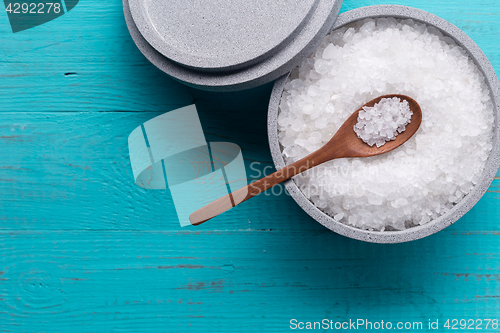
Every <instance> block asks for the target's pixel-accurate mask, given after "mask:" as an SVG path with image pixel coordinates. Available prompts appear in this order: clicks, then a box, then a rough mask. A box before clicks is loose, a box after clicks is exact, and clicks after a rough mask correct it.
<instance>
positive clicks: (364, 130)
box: [354, 97, 413, 148]
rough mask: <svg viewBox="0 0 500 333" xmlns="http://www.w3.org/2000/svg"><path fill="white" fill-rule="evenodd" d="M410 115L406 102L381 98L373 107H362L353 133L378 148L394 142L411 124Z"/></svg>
mask: <svg viewBox="0 0 500 333" xmlns="http://www.w3.org/2000/svg"><path fill="white" fill-rule="evenodd" d="M412 115H413V112H412V111H411V110H410V105H409V104H408V101H407V100H403V101H401V99H399V98H398V97H393V98H382V99H381V100H380V102H378V103H376V104H375V105H374V106H373V107H367V106H364V107H363V110H361V111H360V112H359V113H358V122H357V124H356V125H354V132H356V134H357V135H358V138H360V139H361V140H363V141H364V142H365V143H366V144H368V145H369V146H373V145H375V144H376V145H377V148H380V147H382V146H383V145H385V144H386V142H388V141H392V140H396V137H397V136H398V135H399V133H402V132H403V131H404V130H405V129H406V125H408V124H409V123H410V122H411V116H412Z"/></svg>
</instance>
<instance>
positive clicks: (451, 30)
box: [268, 5, 500, 243]
mask: <svg viewBox="0 0 500 333" xmlns="http://www.w3.org/2000/svg"><path fill="white" fill-rule="evenodd" d="M378 17H395V18H398V19H413V20H414V21H419V22H423V23H425V24H427V25H429V26H433V27H435V28H437V29H439V30H440V31H441V32H442V33H443V35H445V36H448V37H451V38H452V39H454V40H455V42H456V43H457V44H458V45H460V46H461V47H462V48H464V50H466V51H467V52H468V54H469V56H470V57H471V58H472V59H473V60H474V62H475V63H476V65H477V67H478V68H479V69H480V70H481V72H482V73H483V75H484V77H485V78H486V81H487V85H488V87H489V89H490V93H491V96H492V100H493V105H494V110H495V123H494V129H493V132H494V133H493V149H492V151H491V153H490V156H489V158H488V160H487V162H486V167H485V169H484V171H483V174H482V176H481V179H480V181H479V182H478V183H477V184H476V186H475V187H474V188H473V189H472V190H471V192H470V193H468V194H467V195H466V196H465V197H464V198H463V199H462V200H461V201H460V202H459V203H458V204H456V205H455V206H454V207H453V208H452V209H451V210H450V211H448V212H447V213H446V214H445V215H442V216H441V217H439V218H437V219H435V220H432V221H430V222H429V223H427V224H425V225H422V226H417V227H413V228H409V229H406V230H403V231H384V232H380V231H367V230H361V229H358V228H354V227H351V226H348V225H346V224H343V223H340V222H337V221H335V220H334V219H333V218H332V217H330V216H329V215H327V214H325V213H323V212H322V211H321V210H319V209H318V208H317V207H316V206H314V204H313V203H312V202H311V201H309V199H307V198H306V197H305V196H304V194H303V193H302V192H301V191H300V190H299V188H298V187H297V185H296V184H295V182H294V181H293V179H291V180H288V181H286V182H285V187H286V189H287V191H288V193H290V195H291V196H292V197H293V199H294V200H295V201H296V202H297V203H298V204H299V206H300V207H302V209H304V211H305V212H306V213H308V214H309V215H310V216H311V217H312V218H314V219H315V220H316V221H318V222H319V223H321V224H322V225H323V226H325V227H327V228H328V229H330V230H333V231H335V232H336V233H338V234H341V235H344V236H347V237H350V238H354V239H358V240H361V241H366V242H372V243H402V242H408V241H412V240H416V239H420V238H423V237H426V236H429V235H432V234H434V233H436V232H438V231H440V230H442V229H444V228H446V227H448V226H449V225H451V224H453V223H455V222H456V221H458V220H459V219H460V218H461V217H462V216H463V215H465V213H467V212H468V211H469V210H470V209H471V208H472V207H473V206H474V205H475V204H476V203H477V202H478V201H479V199H481V197H482V196H483V195H484V193H486V190H487V189H488V187H489V186H490V184H491V182H492V181H493V179H494V177H495V175H496V173H497V170H498V167H499V166H500V140H499V138H500V136H499V134H500V133H499V126H498V118H499V114H500V83H499V81H498V78H497V76H496V74H495V71H494V69H493V67H492V65H491V63H490V62H489V61H488V59H487V58H486V56H485V55H484V53H483V52H482V51H481V49H480V48H479V46H477V44H476V43H474V41H472V39H470V38H469V37H468V36H467V35H466V34H465V33H464V32H463V31H462V30H460V29H459V28H457V27H456V26H454V25H453V24H451V23H449V22H448V21H446V20H444V19H442V18H439V17H437V16H435V15H433V14H430V13H428V12H425V11H422V10H419V9H415V8H411V7H406V6H397V5H377V6H369V7H362V8H357V9H354V10H351V11H348V12H345V13H343V14H341V15H340V16H339V17H338V19H337V21H336V23H335V25H334V27H333V29H332V30H336V29H338V28H341V27H343V26H345V25H347V24H350V23H353V22H355V21H358V20H363V19H367V18H378ZM289 75H290V73H288V74H286V75H284V76H282V77H281V78H279V79H278V80H277V81H276V82H275V84H274V88H273V91H272V95H271V99H270V102H269V114H268V135H269V144H270V148H271V154H272V157H273V161H274V164H275V166H276V169H281V168H283V167H285V162H284V159H283V155H282V147H281V145H280V143H279V141H278V112H279V109H278V107H279V103H280V100H281V95H282V93H283V89H284V86H285V83H286V80H287V78H288V76H289Z"/></svg>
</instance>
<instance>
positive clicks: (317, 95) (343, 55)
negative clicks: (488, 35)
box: [278, 18, 493, 232]
mask: <svg viewBox="0 0 500 333" xmlns="http://www.w3.org/2000/svg"><path fill="white" fill-rule="evenodd" d="M388 94H402V95H407V96H410V97H412V98H413V99H415V100H416V101H417V102H418V103H419V105H420V107H421V108H422V114H423V119H422V124H421V126H420V129H419V130H418V132H417V133H416V134H415V135H414V136H413V137H412V138H411V139H410V140H409V141H407V142H406V143H405V144H404V145H402V146H401V147H399V148H397V149H396V150H394V151H392V152H390V153H387V154H384V155H380V156H375V157H370V158H362V159H339V160H334V161H330V162H327V163H325V164H323V165H321V166H318V167H316V168H313V169H311V170H309V171H306V172H304V173H302V174H300V175H298V176H296V177H294V181H295V183H296V184H297V185H298V187H299V189H300V190H301V191H302V192H303V193H304V195H306V197H307V198H309V200H311V202H312V203H314V204H315V205H316V206H317V207H318V208H319V209H321V210H322V211H324V212H325V213H326V214H329V215H330V216H332V217H334V219H335V220H336V221H340V222H341V223H345V224H349V225H351V226H354V227H357V228H360V229H365V230H377V231H380V232H388V231H393V230H404V229H406V228H410V227H414V226H418V225H424V224H426V223H429V222H430V221H432V220H434V219H436V218H437V217H439V216H441V215H443V214H445V213H446V212H448V211H449V210H450V209H452V208H453V206H454V205H455V204H456V203H458V202H460V201H461V200H462V199H463V198H464V196H465V195H467V193H469V192H470V191H471V190H472V189H473V188H474V186H475V185H476V183H477V182H478V180H479V179H480V177H481V174H482V172H483V170H484V167H485V164H486V160H487V158H488V156H489V153H490V151H491V149H492V130H493V103H492V100H491V97H490V95H489V89H488V86H487V85H486V82H485V79H484V76H483V75H482V73H481V72H480V70H479V69H478V68H477V66H476V65H475V64H474V62H473V61H472V60H471V58H469V57H468V55H467V53H466V52H465V51H464V50H463V49H462V48H461V47H459V46H458V45H456V44H455V43H454V42H453V40H452V39H451V38H449V37H446V36H443V35H441V33H440V32H439V31H438V30H437V29H435V28H433V27H429V26H426V25H425V24H422V23H420V22H414V21H411V20H397V19H394V18H378V19H368V20H363V21H358V22H355V23H353V24H350V25H348V26H346V27H343V28H340V29H338V30H335V31H333V32H332V33H330V34H329V35H328V36H327V37H326V38H325V39H324V41H323V43H322V45H321V46H320V47H319V48H318V49H317V50H316V51H315V52H314V54H312V55H311V56H310V57H309V58H308V59H306V60H305V61H304V62H303V63H302V64H301V66H300V67H298V68H297V69H296V70H294V71H293V72H292V74H291V75H290V77H289V79H288V82H287V83H286V86H285V90H284V92H283V95H282V99H281V102H280V114H279V117H278V126H279V140H280V143H281V144H282V146H283V156H284V159H285V162H286V163H287V164H290V163H292V162H295V161H297V160H299V159H301V158H303V157H305V156H306V155H308V154H310V153H311V152H313V151H315V150H317V149H319V148H321V147H322V146H323V145H324V144H326V143H327V142H328V141H329V140H330V139H331V138H332V136H333V135H334V134H335V132H336V131H337V130H338V129H339V127H340V126H341V125H342V124H343V123H344V121H345V120H346V119H347V118H348V117H349V116H350V115H351V114H352V112H354V111H355V110H357V109H358V108H359V107H360V106H361V105H363V104H365V103H366V102H368V101H370V100H372V99H374V98H376V97H379V96H381V95H388ZM393 119H394V118H393ZM402 121H403V120H402V119H401V120H400V122H402ZM396 124H397V121H396ZM398 127H399V125H398ZM392 129H394V124H393V126H392ZM386 136H389V134H387V132H386ZM375 144H376V143H375Z"/></svg>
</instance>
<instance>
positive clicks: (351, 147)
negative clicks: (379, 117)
mask: <svg viewBox="0 0 500 333" xmlns="http://www.w3.org/2000/svg"><path fill="white" fill-rule="evenodd" d="M394 97H397V98H399V99H400V100H406V101H407V102H408V104H409V106H410V110H411V111H412V112H413V114H412V116H411V120H410V123H409V124H408V125H407V126H406V128H405V131H403V132H402V133H399V135H398V136H396V138H395V139H394V140H393V141H388V142H386V143H385V144H384V145H383V146H381V147H379V148H378V147H377V146H369V145H368V144H366V143H365V142H364V141H363V140H361V139H360V138H358V136H357V134H356V132H354V126H355V125H356V124H357V122H358V114H359V112H360V111H361V110H363V108H364V107H373V106H374V105H375V104H377V103H378V102H380V101H381V100H382V99H384V98H394ZM421 122H422V110H421V108H420V106H419V105H418V103H417V102H416V101H415V100H414V99H412V98H410V97H408V96H405V95H384V96H380V97H377V98H375V99H373V100H371V101H369V102H368V103H366V104H365V105H363V106H361V107H360V108H359V109H358V110H356V111H355V112H354V113H353V114H352V115H351V116H350V117H349V118H348V119H347V120H346V121H345V122H344V123H343V124H342V126H341V127H340V128H339V130H338V131H337V133H335V135H334V136H333V137H332V138H331V139H330V141H328V142H327V143H326V144H325V145H324V146H323V147H321V148H320V149H318V150H316V151H315V152H313V153H311V154H309V155H308V156H306V157H304V158H302V159H300V160H298V161H297V162H295V163H292V164H290V165H288V166H286V167H284V168H283V169H280V170H278V171H276V172H275V173H273V174H270V175H269V176H266V177H264V178H262V179H259V180H257V181H255V182H253V183H251V184H250V185H247V186H245V187H243V188H240V189H239V190H236V191H234V192H232V193H229V194H228V195H226V196H224V197H222V198H220V199H217V200H215V201H213V202H212V203H210V204H208V205H206V206H204V207H202V208H200V209H198V210H197V211H195V212H194V213H192V214H191V215H190V216H189V221H190V222H191V224H192V225H200V224H202V223H204V222H206V221H208V220H210V219H212V218H214V217H215V216H217V215H220V214H222V213H224V212H225V211H227V210H229V209H231V208H233V207H234V206H236V205H238V204H240V203H242V202H244V201H246V200H248V199H250V198H253V197H254V196H256V195H259V194H260V193H262V192H264V191H266V190H267V189H269V188H271V187H273V186H274V185H277V184H279V183H282V182H283V181H285V180H287V179H290V178H292V177H293V176H296V175H298V174H299V173H302V172H304V171H306V170H309V169H311V168H313V167H315V166H318V165H320V164H322V163H325V162H328V161H331V160H334V159H337V158H354V157H370V156H376V155H381V154H385V153H388V152H390V151H392V150H394V149H396V148H398V147H399V146H401V145H402V144H403V143H405V142H406V141H408V140H409V139H410V138H411V137H412V136H413V135H414V134H415V133H416V132H417V130H418V129H419V127H420V124H421Z"/></svg>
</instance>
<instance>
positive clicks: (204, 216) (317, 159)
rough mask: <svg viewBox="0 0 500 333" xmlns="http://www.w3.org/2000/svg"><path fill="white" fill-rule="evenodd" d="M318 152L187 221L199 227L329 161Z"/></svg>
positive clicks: (243, 189) (202, 210)
mask: <svg viewBox="0 0 500 333" xmlns="http://www.w3.org/2000/svg"><path fill="white" fill-rule="evenodd" d="M319 152H320V151H316V152H314V153H312V154H310V155H308V156H306V157H304V158H303V159H301V160H299V161H297V162H295V163H293V164H290V165H288V166H286V167H284V168H283V169H280V170H278V171H276V172H274V173H272V174H270V175H268V176H266V177H264V178H261V179H259V180H257V181H255V182H253V183H251V184H249V185H247V186H245V187H242V188H240V189H239V190H236V191H234V192H232V193H229V194H228V195H226V196H224V197H222V198H220V199H217V200H215V201H213V202H211V203H209V204H208V205H206V206H204V207H202V208H200V209H198V210H197V211H195V212H194V213H192V214H191V215H190V216H189V221H190V222H191V224H192V225H200V224H202V223H204V222H206V221H208V220H210V219H212V218H214V217H216V216H217V215H220V214H222V213H224V212H226V211H228V210H229V209H231V208H233V207H234V206H236V205H239V204H240V203H242V202H244V201H246V200H248V199H250V198H253V197H254V196H256V195H259V194H260V193H262V192H264V191H266V190H267V189H269V188H271V187H273V186H274V185H278V184H279V183H282V182H284V181H285V180H287V179H290V178H292V177H293V176H295V175H298V174H299V173H301V172H304V171H306V170H309V169H310V168H312V167H314V166H316V165H319V164H321V163H323V162H325V161H326V160H329V159H331V158H328V159H325V156H324V154H319Z"/></svg>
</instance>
